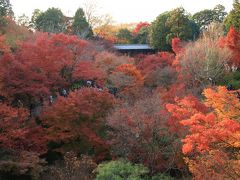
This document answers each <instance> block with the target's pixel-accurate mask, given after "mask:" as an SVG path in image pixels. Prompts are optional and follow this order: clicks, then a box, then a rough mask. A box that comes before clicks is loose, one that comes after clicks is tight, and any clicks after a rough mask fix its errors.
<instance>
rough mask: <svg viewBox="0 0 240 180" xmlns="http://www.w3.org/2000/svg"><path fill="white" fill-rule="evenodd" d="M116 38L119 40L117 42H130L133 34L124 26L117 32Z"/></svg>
mask: <svg viewBox="0 0 240 180" xmlns="http://www.w3.org/2000/svg"><path fill="white" fill-rule="evenodd" d="M116 36H117V38H118V40H119V41H120V42H118V43H123V44H125V43H131V42H132V40H133V36H132V33H131V31H129V30H128V29H127V28H124V29H120V30H119V31H118V32H117V35H116Z"/></svg>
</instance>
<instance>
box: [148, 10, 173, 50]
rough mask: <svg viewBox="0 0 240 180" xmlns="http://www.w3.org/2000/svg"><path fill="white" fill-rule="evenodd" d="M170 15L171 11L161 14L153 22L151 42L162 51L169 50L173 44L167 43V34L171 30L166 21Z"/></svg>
mask: <svg viewBox="0 0 240 180" xmlns="http://www.w3.org/2000/svg"><path fill="white" fill-rule="evenodd" d="M169 17H170V12H165V13H163V14H160V15H159V16H158V17H157V19H156V20H155V21H154V22H153V23H152V25H151V29H150V44H151V46H153V47H154V48H156V49H159V50H161V51H168V50H170V49H171V46H170V45H169V44H168V43H167V40H166V36H167V34H168V33H169V32H170V29H169V27H168V26H166V21H167V19H168V18H169Z"/></svg>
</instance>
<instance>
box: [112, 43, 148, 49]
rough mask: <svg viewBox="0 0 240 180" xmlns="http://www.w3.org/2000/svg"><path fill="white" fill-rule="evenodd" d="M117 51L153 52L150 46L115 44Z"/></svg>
mask: <svg viewBox="0 0 240 180" xmlns="http://www.w3.org/2000/svg"><path fill="white" fill-rule="evenodd" d="M113 47H114V48H115V49H117V50H152V48H151V47H150V46H149V45H148V44H115V45H114V46H113Z"/></svg>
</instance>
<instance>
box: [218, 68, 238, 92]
mask: <svg viewBox="0 0 240 180" xmlns="http://www.w3.org/2000/svg"><path fill="white" fill-rule="evenodd" d="M221 84H222V85H229V84H231V85H232V86H233V89H235V90H237V89H240V71H235V72H230V73H228V74H227V75H225V76H224V78H223V82H222V83H221Z"/></svg>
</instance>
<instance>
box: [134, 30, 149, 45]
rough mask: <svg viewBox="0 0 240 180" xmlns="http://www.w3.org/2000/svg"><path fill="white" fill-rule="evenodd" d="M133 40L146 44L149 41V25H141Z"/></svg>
mask: <svg viewBox="0 0 240 180" xmlns="http://www.w3.org/2000/svg"><path fill="white" fill-rule="evenodd" d="M134 42H136V43H138V44H148V43H149V27H142V28H141V29H140V31H139V32H138V34H137V36H136V37H135V38H134Z"/></svg>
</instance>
